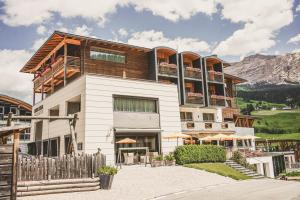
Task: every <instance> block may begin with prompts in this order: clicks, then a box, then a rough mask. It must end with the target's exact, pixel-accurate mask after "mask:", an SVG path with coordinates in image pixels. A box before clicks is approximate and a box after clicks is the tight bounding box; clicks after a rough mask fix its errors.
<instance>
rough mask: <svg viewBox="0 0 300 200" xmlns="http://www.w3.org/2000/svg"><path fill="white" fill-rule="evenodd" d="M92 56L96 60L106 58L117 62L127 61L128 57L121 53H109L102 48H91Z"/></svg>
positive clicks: (105, 59)
mask: <svg viewBox="0 0 300 200" xmlns="http://www.w3.org/2000/svg"><path fill="white" fill-rule="evenodd" d="M90 58H91V59H96V60H104V61H110V62H117V63H125V60H126V57H125V56H124V55H121V54H115V53H107V52H105V51H101V50H91V51H90Z"/></svg>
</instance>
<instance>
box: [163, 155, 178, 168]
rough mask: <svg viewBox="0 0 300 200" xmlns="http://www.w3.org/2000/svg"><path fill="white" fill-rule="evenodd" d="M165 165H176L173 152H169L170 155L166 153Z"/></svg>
mask: <svg viewBox="0 0 300 200" xmlns="http://www.w3.org/2000/svg"><path fill="white" fill-rule="evenodd" d="M164 159H165V165H166V166H174V165H175V157H174V154H173V153H169V155H165V157H164Z"/></svg>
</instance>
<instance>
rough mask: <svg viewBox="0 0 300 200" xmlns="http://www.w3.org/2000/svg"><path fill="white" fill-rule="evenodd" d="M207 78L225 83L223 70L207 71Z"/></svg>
mask: <svg viewBox="0 0 300 200" xmlns="http://www.w3.org/2000/svg"><path fill="white" fill-rule="evenodd" d="M207 78H208V81H212V82H220V83H223V74H222V72H216V71H212V70H210V71H208V73H207Z"/></svg>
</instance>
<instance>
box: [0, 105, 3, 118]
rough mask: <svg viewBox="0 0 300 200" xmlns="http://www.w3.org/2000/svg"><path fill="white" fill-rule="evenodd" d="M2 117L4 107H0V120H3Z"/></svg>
mask: <svg viewBox="0 0 300 200" xmlns="http://www.w3.org/2000/svg"><path fill="white" fill-rule="evenodd" d="M3 117H4V107H3V106H0V120H3Z"/></svg>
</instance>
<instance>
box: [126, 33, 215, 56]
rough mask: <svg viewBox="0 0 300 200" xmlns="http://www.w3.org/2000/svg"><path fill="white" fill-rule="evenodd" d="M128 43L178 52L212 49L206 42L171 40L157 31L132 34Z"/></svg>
mask: <svg viewBox="0 0 300 200" xmlns="http://www.w3.org/2000/svg"><path fill="white" fill-rule="evenodd" d="M128 43H129V44H132V45H138V46H144V47H148V48H153V47H157V46H167V47H171V48H174V49H178V51H186V50H189V51H195V52H200V51H201V52H208V51H210V47H209V45H208V44H207V43H206V42H205V41H200V40H199V39H197V38H181V37H177V38H174V39H171V38H167V37H165V36H164V34H163V32H161V31H155V30H149V31H143V32H135V33H132V34H131V36H130V38H129V39H128Z"/></svg>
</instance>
